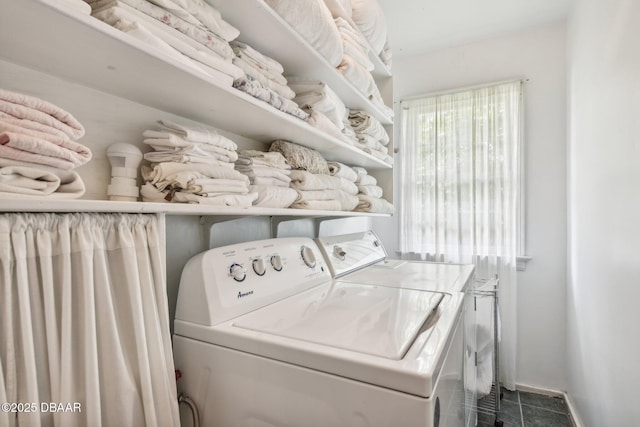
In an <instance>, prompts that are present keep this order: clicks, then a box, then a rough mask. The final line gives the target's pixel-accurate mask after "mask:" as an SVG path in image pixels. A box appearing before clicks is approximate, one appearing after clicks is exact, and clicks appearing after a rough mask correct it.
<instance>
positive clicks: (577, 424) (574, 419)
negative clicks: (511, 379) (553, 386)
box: [516, 384, 584, 427]
mask: <svg viewBox="0 0 640 427" xmlns="http://www.w3.org/2000/svg"><path fill="white" fill-rule="evenodd" d="M516 390H518V391H524V392H528V393H535V394H542V395H545V396H552V397H562V398H564V401H565V402H566V403H567V408H568V409H569V419H570V421H571V425H572V426H573V427H583V426H584V424H583V423H582V422H581V421H580V417H578V412H577V411H576V406H575V404H574V403H573V401H572V400H571V398H569V395H568V394H567V393H566V392H564V391H557V390H550V389H547V388H542V387H532V386H528V385H524V384H516Z"/></svg>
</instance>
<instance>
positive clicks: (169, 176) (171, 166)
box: [141, 162, 249, 191]
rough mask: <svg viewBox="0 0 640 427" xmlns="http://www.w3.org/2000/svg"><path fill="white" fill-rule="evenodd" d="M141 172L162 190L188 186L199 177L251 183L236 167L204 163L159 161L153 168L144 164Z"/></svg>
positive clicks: (146, 179) (147, 179) (145, 178)
mask: <svg viewBox="0 0 640 427" xmlns="http://www.w3.org/2000/svg"><path fill="white" fill-rule="evenodd" d="M141 173H142V177H143V178H144V180H145V181H147V182H150V183H151V184H153V185H155V186H156V187H157V188H158V189H159V190H160V191H162V190H164V189H165V188H167V187H171V188H178V187H179V188H187V186H188V185H189V182H190V181H192V180H194V179H198V178H221V179H235V180H239V181H243V182H244V183H245V184H246V185H249V178H247V176H245V175H243V174H241V173H240V172H238V171H236V170H234V169H230V168H222V167H218V166H210V165H203V164H187V163H173V162H165V163H158V164H156V165H154V166H153V168H150V167H148V166H143V167H142V168H141Z"/></svg>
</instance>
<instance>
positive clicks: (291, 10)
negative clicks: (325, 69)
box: [266, 0, 342, 67]
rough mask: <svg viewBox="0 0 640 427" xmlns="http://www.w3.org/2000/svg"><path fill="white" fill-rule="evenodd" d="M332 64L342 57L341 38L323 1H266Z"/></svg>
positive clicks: (335, 64)
mask: <svg viewBox="0 0 640 427" xmlns="http://www.w3.org/2000/svg"><path fill="white" fill-rule="evenodd" d="M266 3H267V4H268V5H269V6H271V8H272V9H273V10H275V11H276V13H277V14H278V15H280V16H281V17H282V18H283V19H284V20H285V21H287V22H288V23H289V25H291V26H292V27H293V29H295V30H296V31H297V32H298V33H299V34H300V35H301V36H302V38H303V39H305V40H306V41H307V42H309V44H310V45H311V46H312V47H313V48H315V49H316V50H317V51H318V53H319V54H320V55H322V56H323V57H324V58H325V59H326V60H327V61H329V64H331V65H332V66H334V67H335V66H337V65H338V64H339V63H340V60H341V58H342V39H341V38H340V33H339V32H338V28H337V27H336V26H335V23H334V22H333V17H332V16H331V13H330V12H329V9H327V7H326V5H325V4H324V2H323V1H322V0H266Z"/></svg>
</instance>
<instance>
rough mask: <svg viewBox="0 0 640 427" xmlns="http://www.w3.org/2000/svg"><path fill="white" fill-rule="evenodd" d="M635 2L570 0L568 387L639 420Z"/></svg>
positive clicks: (598, 406)
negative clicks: (571, 0) (571, 1)
mask: <svg viewBox="0 0 640 427" xmlns="http://www.w3.org/2000/svg"><path fill="white" fill-rule="evenodd" d="M639 20H640V3H639V2H638V1H637V0H609V1H606V2H605V1H596V0H582V1H580V2H575V6H574V9H573V11H572V15H571V18H570V21H569V25H568V32H567V34H568V40H569V55H568V58H569V61H568V64H569V66H568V75H569V111H570V128H569V130H570V142H569V161H570V164H569V171H570V174H569V193H570V239H569V249H570V257H569V285H568V295H567V299H568V310H567V312H568V316H567V328H568V338H569V339H568V346H567V347H568V352H567V353H568V395H569V398H570V400H571V401H572V402H573V403H574V404H575V406H576V408H577V409H578V415H579V418H580V419H581V421H582V423H583V425H584V426H586V427H600V426H637V425H638V423H640V421H639V420H640V405H639V404H638V401H637V400H638V394H637V390H638V385H639V384H640V368H639V367H638V361H640V333H638V312H639V309H638V301H639V300H640V255H638V254H639V253H640V136H639V135H640V125H639V123H640V80H639V78H640V44H639V42H638V40H640V26H639V25H638V23H639Z"/></svg>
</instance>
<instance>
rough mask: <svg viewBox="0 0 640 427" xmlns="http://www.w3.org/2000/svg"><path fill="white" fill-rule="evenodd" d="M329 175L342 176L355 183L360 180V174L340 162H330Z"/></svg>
mask: <svg viewBox="0 0 640 427" xmlns="http://www.w3.org/2000/svg"><path fill="white" fill-rule="evenodd" d="M328 165H329V174H331V175H333V176H340V177H342V178H345V179H348V180H349V181H352V182H355V181H356V179H358V174H357V173H356V171H354V170H353V169H352V168H351V167H349V166H347V165H345V164H343V163H340V162H328Z"/></svg>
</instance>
